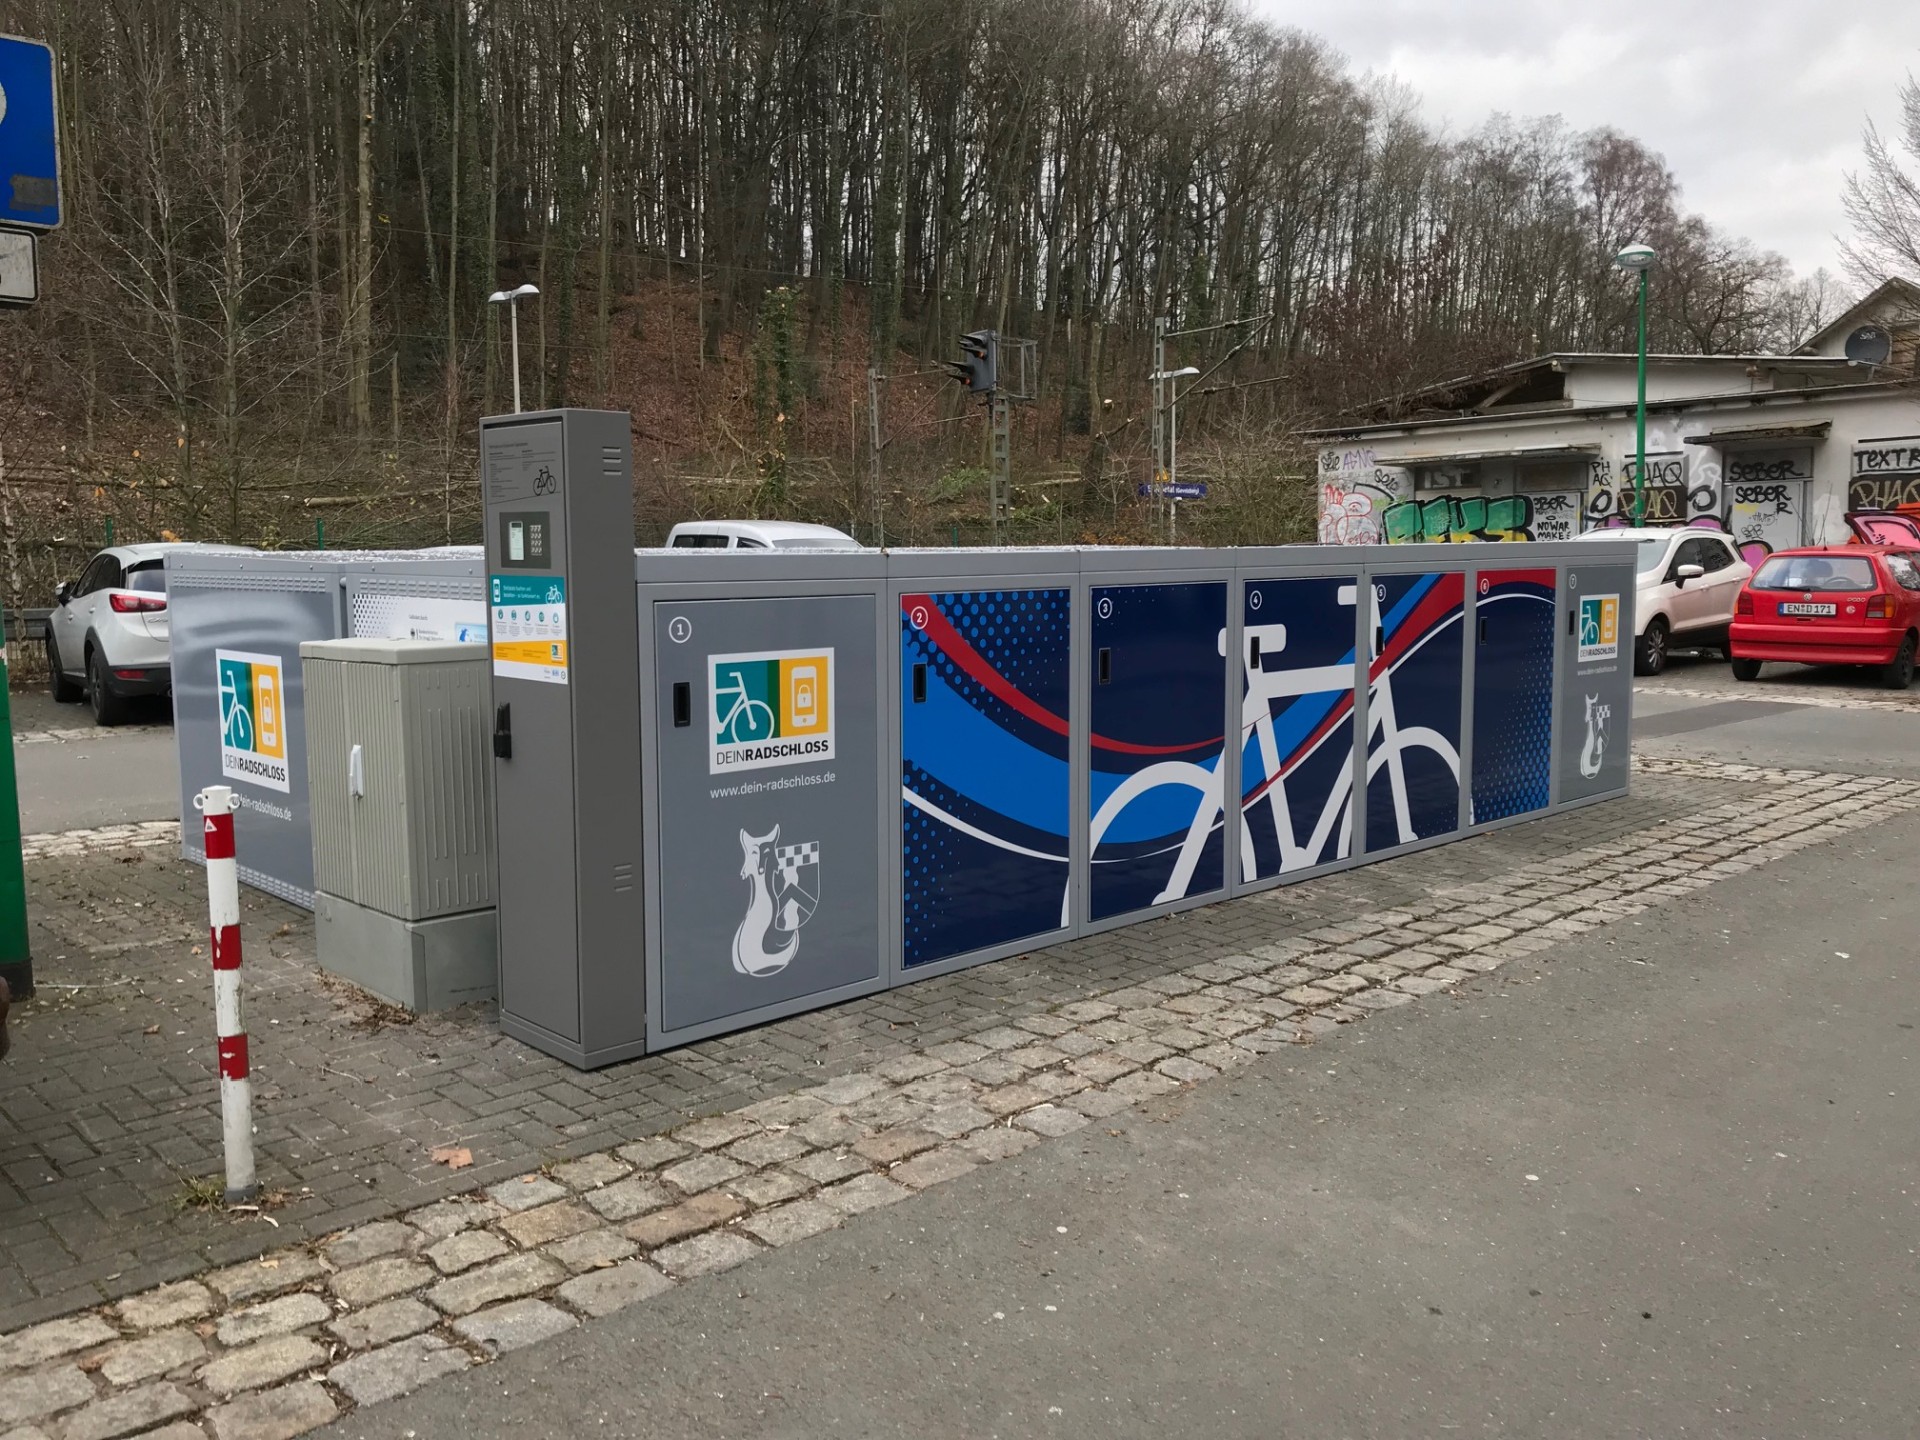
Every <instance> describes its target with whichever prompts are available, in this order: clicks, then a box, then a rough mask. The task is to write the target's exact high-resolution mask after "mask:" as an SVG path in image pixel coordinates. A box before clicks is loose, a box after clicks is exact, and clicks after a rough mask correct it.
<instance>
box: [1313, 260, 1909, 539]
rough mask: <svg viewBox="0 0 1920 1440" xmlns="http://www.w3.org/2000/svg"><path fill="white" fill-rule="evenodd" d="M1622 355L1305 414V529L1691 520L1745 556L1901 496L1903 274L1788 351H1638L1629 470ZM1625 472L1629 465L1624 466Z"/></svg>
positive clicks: (1500, 534)
mask: <svg viewBox="0 0 1920 1440" xmlns="http://www.w3.org/2000/svg"><path fill="white" fill-rule="evenodd" d="M1636 371H1637V362H1636V358H1635V357H1634V356H1633V355H1616V354H1554V355H1542V356H1539V357H1537V358H1535V359H1532V360H1525V361H1521V362H1519V363H1517V364H1513V365H1507V366H1503V367H1501V368H1499V369H1497V370H1490V371H1487V372H1485V373H1483V374H1480V375H1472V376H1465V377H1462V378H1461V379H1458V380H1452V381H1448V382H1446V383H1445V384H1441V385H1435V386H1430V387H1428V388H1427V389H1425V390H1421V391H1418V392H1416V393H1414V394H1411V395H1403V396H1399V397H1395V398H1394V399H1392V400H1389V401H1384V402H1381V403H1380V404H1378V405H1375V406H1371V407H1368V408H1367V410H1366V411H1365V412H1364V413H1361V414H1358V415H1356V416H1355V417H1354V419H1353V421H1352V422H1351V423H1349V424H1346V425H1344V426H1341V427H1339V428H1334V429H1327V430H1320V431H1315V432H1313V433H1312V435H1311V436H1310V437H1309V438H1310V439H1312V440H1313V441H1315V442H1317V443H1318V445H1319V486H1320V539H1321V541H1322V542H1323V543H1326V544H1334V545H1373V544H1390V545H1392V544H1415V543H1422V542H1425V543H1434V542H1441V543H1448V544H1455V543H1464V542H1468V541H1503V540H1504V541H1513V540H1564V539H1567V538H1570V537H1571V536H1574V535H1577V534H1580V533H1581V532H1582V531H1584V530H1588V529H1592V528H1594V527H1596V526H1602V525H1609V524H1613V525H1617V524H1631V523H1634V522H1635V520H1636V518H1638V517H1641V516H1644V519H1645V523H1648V524H1676V525H1677V524H1698V525H1705V526H1709V527H1712V528H1715V529H1723V530H1726V531H1728V532H1729V533H1731V534H1732V535H1733V536H1734V538H1735V539H1736V540H1737V541H1738V542H1739V543H1740V545H1741V548H1742V549H1743V551H1745V552H1746V553H1747V554H1749V555H1750V556H1752V555H1758V554H1761V553H1764V552H1768V551H1773V550H1779V549H1784V548H1786V547H1788V546H1792V545H1803V544H1821V543H1828V542H1833V543H1840V542H1844V541H1845V539H1846V538H1847V534H1848V532H1847V528H1846V525H1845V522H1844V520H1843V518H1842V517H1843V516H1844V515H1845V514H1846V512H1847V511H1848V510H1857V509H1873V508H1884V509H1892V508H1899V507H1910V508H1912V509H1914V510H1916V511H1920V286H1917V285H1913V284H1910V283H1908V282H1906V281H1902V280H1892V281H1889V282H1888V283H1887V284H1885V285H1883V286H1881V287H1880V289H1878V290H1876V291H1874V292H1873V294H1871V295H1869V296H1867V297H1866V299H1864V300H1862V301H1861V302H1860V303H1859V304H1857V305H1855V306H1854V307H1853V308H1852V309H1851V310H1849V311H1847V313H1846V314H1844V315H1842V316H1840V317H1839V319H1837V320H1835V321H1834V322H1833V323H1832V324H1830V325H1828V326H1826V327H1825V328H1824V329H1822V330H1821V331H1820V332H1819V333H1817V334H1815V335H1814V336H1812V337H1811V338H1810V339H1809V340H1808V341H1807V342H1806V343H1805V344H1804V345H1802V346H1801V347H1800V348H1799V349H1798V350H1796V351H1795V352H1794V353H1793V354H1791V355H1654V356H1650V357H1649V359H1648V365H1647V454H1646V473H1645V474H1644V475H1636V474H1635V471H1636V469H1637V465H1636V453H1637V452H1636V440H1635V408H1636V385H1637V376H1636ZM1636 481H1637V482H1639V483H1636Z"/></svg>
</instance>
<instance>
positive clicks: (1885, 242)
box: [1840, 75, 1920, 288]
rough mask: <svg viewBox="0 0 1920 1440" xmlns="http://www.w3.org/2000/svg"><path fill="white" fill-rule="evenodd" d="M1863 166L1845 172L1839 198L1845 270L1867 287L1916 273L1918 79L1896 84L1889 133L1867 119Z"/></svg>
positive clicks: (1919, 244)
mask: <svg viewBox="0 0 1920 1440" xmlns="http://www.w3.org/2000/svg"><path fill="white" fill-rule="evenodd" d="M1863 144H1864V146H1865V149H1866V168H1865V169H1863V170H1857V171H1854V172H1853V173H1851V174H1849V175H1848V176H1847V180H1846V187H1845V188H1844V189H1843V190H1842V191H1841V196H1840V200H1841V204H1842V205H1843V206H1845V208H1846V212H1847V219H1848V221H1849V222H1850V223H1851V224H1852V226H1853V238H1852V240H1850V241H1849V242H1848V243H1847V245H1846V247H1845V248H1844V249H1843V250H1842V251H1841V257H1842V259H1843V260H1844V262H1845V264H1846V267H1847V273H1848V274H1850V275H1851V276H1852V277H1853V279H1854V280H1855V281H1856V282H1857V283H1859V284H1860V285H1862V286H1864V287H1867V288H1871V287H1873V286H1876V285H1878V284H1880V283H1881V282H1882V281H1884V280H1887V279H1890V278H1892V277H1894V276H1896V275H1898V276H1905V277H1906V278H1908V279H1913V278H1916V277H1920V79H1915V78H1914V77H1913V76H1912V75H1909V76H1907V79H1906V83H1905V84H1903V85H1902V86H1901V87H1900V120H1899V123H1898V125H1897V126H1896V127H1895V129H1894V133H1893V134H1892V135H1891V136H1890V137H1889V136H1887V135H1883V134H1881V132H1880V128H1879V126H1877V125H1875V124H1874V123H1873V122H1872V121H1868V122H1867V129H1866V134H1865V136H1864V137H1863Z"/></svg>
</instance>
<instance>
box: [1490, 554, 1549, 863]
mask: <svg viewBox="0 0 1920 1440" xmlns="http://www.w3.org/2000/svg"><path fill="white" fill-rule="evenodd" d="M1554 578H1555V577H1554V571H1553V568H1552V567H1551V566H1548V567H1547V568H1545V569H1540V570H1482V571H1481V572H1480V579H1479V581H1478V583H1477V584H1476V585H1475V587H1474V588H1475V591H1476V595H1475V600H1474V636H1475V649H1474V661H1473V787H1472V796H1473V810H1472V823H1473V824H1475V825H1479V824H1484V823H1485V822H1486V821H1488V820H1504V819H1506V818H1507V817H1508V816H1510V815H1526V814H1530V813H1531V812H1533V811H1535V810H1544V809H1546V808H1547V800H1548V796H1549V794H1550V791H1551V787H1552V783H1553V617H1554Z"/></svg>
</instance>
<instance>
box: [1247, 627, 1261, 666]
mask: <svg viewBox="0 0 1920 1440" xmlns="http://www.w3.org/2000/svg"><path fill="white" fill-rule="evenodd" d="M1247 668H1248V669H1251V670H1258V669H1259V668H1260V637H1259V636H1258V635H1255V636H1252V637H1251V638H1250V639H1248V641H1247Z"/></svg>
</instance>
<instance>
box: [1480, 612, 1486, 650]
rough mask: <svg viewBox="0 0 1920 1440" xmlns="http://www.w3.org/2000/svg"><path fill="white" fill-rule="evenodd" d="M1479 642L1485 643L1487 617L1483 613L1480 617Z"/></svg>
mask: <svg viewBox="0 0 1920 1440" xmlns="http://www.w3.org/2000/svg"><path fill="white" fill-rule="evenodd" d="M1480 643H1481V644H1482V645H1484V644H1486V643H1487V617H1486V616H1484V615H1482V616H1481V617H1480Z"/></svg>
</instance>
